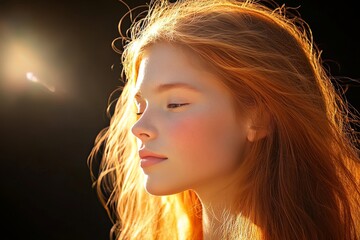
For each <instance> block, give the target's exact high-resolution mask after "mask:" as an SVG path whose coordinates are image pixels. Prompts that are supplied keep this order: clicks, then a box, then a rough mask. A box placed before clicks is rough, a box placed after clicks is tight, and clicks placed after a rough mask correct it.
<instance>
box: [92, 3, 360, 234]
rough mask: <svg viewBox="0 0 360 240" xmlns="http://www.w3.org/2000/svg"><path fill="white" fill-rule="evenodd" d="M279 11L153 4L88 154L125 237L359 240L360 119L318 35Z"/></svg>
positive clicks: (137, 27) (134, 30) (135, 28)
mask: <svg viewBox="0 0 360 240" xmlns="http://www.w3.org/2000/svg"><path fill="white" fill-rule="evenodd" d="M267 6H270V5H269V4H268V3H266V2H264V3H261V2H258V1H233V0H202V1H196V0H188V1H186V0H184V1H178V2H176V3H169V2H167V1H153V2H152V3H151V4H150V9H149V11H148V14H147V16H146V17H145V18H142V19H140V20H138V21H136V22H134V23H133V25H132V27H131V29H130V30H131V31H130V32H131V38H130V39H125V46H124V51H123V53H122V60H123V67H124V73H125V79H124V80H125V84H124V88H123V89H122V92H121V96H120V98H119V99H118V101H117V104H116V108H115V112H114V115H113V116H112V118H111V123H110V126H109V127H108V128H107V129H105V130H103V131H102V132H101V133H100V134H99V136H98V138H97V139H96V144H95V146H94V149H93V151H92V152H91V154H90V156H89V160H90V161H91V160H93V159H94V158H95V156H97V155H99V154H101V157H102V161H101V164H100V173H99V175H96V181H95V183H96V186H97V190H98V193H99V196H100V199H101V200H102V201H103V203H104V206H105V208H106V209H107V211H108V213H109V216H110V217H111V218H112V219H113V221H114V226H113V229H112V230H113V231H112V232H113V235H112V236H113V237H114V238H115V239H121V240H122V239H131V240H133V239H144V240H147V239H157V240H160V239H166V240H169V239H206V240H208V239H214V240H218V239H259V240H285V239H286V240H290V239H291V240H296V239H303V240H309V239H312V240H319V239H324V240H325V239H326V240H330V239H336V240H340V239H341V240H358V239H360V238H359V234H360V231H359V228H360V226H359V223H360V221H359V216H360V213H359V209H360V208H359V206H360V203H359V200H360V189H359V173H360V170H359V163H360V162H359V155H358V150H357V145H356V144H357V135H356V131H355V130H353V128H354V126H355V125H354V124H355V123H354V122H352V120H356V116H355V115H354V114H353V113H352V112H351V111H350V109H349V107H348V105H347V103H346V102H345V100H344V99H343V98H342V96H341V94H340V93H338V92H337V90H336V89H337V88H336V87H335V86H336V85H335V84H334V82H331V78H330V76H329V73H328V72H326V71H325V70H324V68H323V67H322V62H321V58H320V52H319V51H318V50H317V48H316V46H315V44H314V43H313V42H312V37H311V31H310V29H308V28H307V25H306V24H305V23H304V22H302V21H301V19H300V18H299V17H295V16H294V17H290V16H288V15H286V14H285V12H286V11H285V10H286V9H285V8H284V7H278V8H276V9H271V8H270V7H267ZM124 38H125V36H124Z"/></svg>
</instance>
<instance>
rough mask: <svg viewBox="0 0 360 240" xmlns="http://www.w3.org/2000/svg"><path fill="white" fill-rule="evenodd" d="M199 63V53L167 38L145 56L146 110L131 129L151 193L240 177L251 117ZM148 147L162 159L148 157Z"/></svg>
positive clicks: (202, 187) (141, 103) (207, 187)
mask: <svg viewBox="0 0 360 240" xmlns="http://www.w3.org/2000/svg"><path fill="white" fill-rule="evenodd" d="M197 63H199V62H197V60H196V56H195V55H191V54H189V53H186V54H185V52H184V51H182V49H181V48H178V47H174V46H172V45H170V44H166V43H158V44H155V45H153V46H151V47H150V48H149V49H147V51H146V53H145V55H144V57H143V58H142V61H141V64H140V69H139V73H138V79H137V88H136V91H137V93H138V94H137V97H136V103H137V105H138V112H140V113H142V114H141V116H139V119H138V121H137V122H136V123H135V124H134V126H133V127H132V132H133V134H134V135H135V136H136V137H137V139H138V144H139V149H140V156H141V157H142V158H143V160H141V163H139V165H140V166H141V167H142V169H143V172H144V174H145V175H146V183H145V187H146V190H147V191H148V192H149V193H150V194H153V195H168V194H174V193H178V192H181V191H184V190H188V189H192V190H195V191H196V192H198V193H202V192H203V193H204V194H206V193H207V192H209V191H216V189H221V188H223V187H225V186H226V185H228V184H229V183H230V182H231V181H233V180H234V179H235V178H236V170H238V166H239V164H240V162H241V155H242V150H243V148H244V143H245V142H246V137H247V131H248V124H247V121H246V120H245V118H241V117H240V118H239V117H236V115H235V108H234V105H233V101H232V98H231V96H230V94H229V92H228V91H227V90H226V89H225V88H224V86H222V85H220V81H221V80H220V79H218V78H217V77H215V75H213V74H210V72H208V71H206V69H203V68H201V67H200V64H197ZM240 115H241V114H240ZM149 151H150V152H151V153H150V155H152V154H153V153H154V154H157V155H159V156H157V157H160V159H159V158H152V157H147V156H148V155H149Z"/></svg>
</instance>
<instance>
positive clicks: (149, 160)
mask: <svg viewBox="0 0 360 240" xmlns="http://www.w3.org/2000/svg"><path fill="white" fill-rule="evenodd" d="M139 156H140V159H141V160H140V166H141V167H142V168H146V167H150V166H153V165H155V164H158V163H161V162H163V161H165V160H167V159H168V158H167V157H166V156H164V155H160V154H157V153H154V152H150V151H148V150H145V149H143V150H140V151H139Z"/></svg>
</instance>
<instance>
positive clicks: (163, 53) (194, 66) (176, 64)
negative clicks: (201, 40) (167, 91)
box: [136, 43, 215, 92]
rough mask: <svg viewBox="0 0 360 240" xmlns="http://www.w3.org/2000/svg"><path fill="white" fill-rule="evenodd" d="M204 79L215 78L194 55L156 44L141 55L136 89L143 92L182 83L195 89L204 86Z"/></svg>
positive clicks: (169, 46) (177, 48) (183, 50)
mask: <svg viewBox="0 0 360 240" xmlns="http://www.w3.org/2000/svg"><path fill="white" fill-rule="evenodd" d="M204 78H215V76H214V75H213V74H211V73H210V72H208V71H206V69H205V67H204V66H203V63H202V61H201V60H200V59H199V58H198V57H197V56H196V55H195V54H194V53H192V52H190V51H188V50H185V49H184V48H181V47H179V46H174V45H171V44H168V43H156V44H154V45H152V46H150V47H148V48H147V49H146V50H145V51H144V53H143V54H142V58H141V60H140V66H139V71H138V75H137V79H136V89H137V90H138V91H141V92H143V91H146V90H147V89H150V88H151V87H154V86H158V85H162V84H169V83H184V84H189V85H192V86H193V87H195V88H197V87H200V86H202V85H204V84H206V83H204V82H203V81H202V79H204Z"/></svg>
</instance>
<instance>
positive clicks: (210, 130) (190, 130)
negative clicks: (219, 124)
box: [168, 114, 216, 162]
mask: <svg viewBox="0 0 360 240" xmlns="http://www.w3.org/2000/svg"><path fill="white" fill-rule="evenodd" d="M210 119H211V118H210ZM210 119H209V115H207V114H192V115H191V116H190V115H189V116H184V117H181V118H179V119H177V120H176V121H173V122H172V123H171V125H170V126H169V129H168V130H169V132H168V133H169V141H171V143H168V144H171V146H172V147H173V148H174V150H175V151H176V153H177V155H178V156H179V157H180V158H182V160H183V161H185V159H183V158H186V159H188V160H189V161H194V160H196V161H197V162H202V160H204V161H205V160H206V159H207V158H206V157H205V155H206V153H209V150H210V149H211V148H214V147H215V146H214V143H215V141H216V136H214V132H215V131H216V121H214V120H210ZM214 140H215V141H214Z"/></svg>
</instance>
